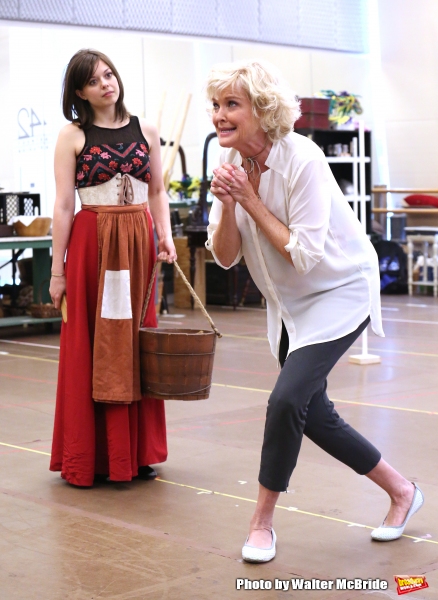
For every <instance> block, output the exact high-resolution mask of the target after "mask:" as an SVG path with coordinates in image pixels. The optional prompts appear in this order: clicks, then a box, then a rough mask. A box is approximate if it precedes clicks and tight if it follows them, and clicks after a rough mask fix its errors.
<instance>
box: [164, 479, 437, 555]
mask: <svg viewBox="0 0 438 600" xmlns="http://www.w3.org/2000/svg"><path fill="white" fill-rule="evenodd" d="M155 481H161V482H162V483H168V484H170V485H176V486H178V487H183V488H188V489H190V490H195V491H197V492H204V493H207V494H209V495H211V496H221V497H224V498H232V499H233V500H242V501H243V502H251V503H252V504H257V500H253V499H252V498H244V497H242V496H234V495H233V494H224V493H223V492H215V491H214V490H206V489H204V488H198V487H196V486H194V485H186V484H185V483H177V482H175V481H169V480H168V479H161V477H157V478H156V480H155ZM275 508H279V509H281V510H287V511H288V512H294V513H300V514H301V515H308V516H310V517H317V518H318V519H326V520H327V521H335V522H337V523H345V524H346V525H350V526H356V527H365V528H366V529H375V527H372V526H371V525H362V524H360V523H354V522H353V521H347V520H345V519H337V518H336V517H328V516H327V515H320V514H319V513H313V512H309V511H307V510H300V509H299V508H290V507H288V506H281V505H280V504H276V505H275ZM403 537H406V538H410V539H411V540H416V541H421V542H430V543H431V544H438V541H435V540H429V539H425V538H419V537H415V536H413V535H405V534H403Z"/></svg>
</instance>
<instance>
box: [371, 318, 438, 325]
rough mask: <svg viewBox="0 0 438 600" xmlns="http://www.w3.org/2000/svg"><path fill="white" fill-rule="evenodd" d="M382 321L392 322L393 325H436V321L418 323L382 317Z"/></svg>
mask: <svg viewBox="0 0 438 600" xmlns="http://www.w3.org/2000/svg"><path fill="white" fill-rule="evenodd" d="M382 321H393V322H394V323H417V324H418V325H438V321H419V320H417V319H390V318H386V317H383V318H382Z"/></svg>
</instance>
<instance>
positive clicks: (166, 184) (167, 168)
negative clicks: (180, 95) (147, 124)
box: [163, 94, 192, 190]
mask: <svg viewBox="0 0 438 600" xmlns="http://www.w3.org/2000/svg"><path fill="white" fill-rule="evenodd" d="M191 99H192V94H188V95H187V99H186V103H185V105H184V107H183V112H182V115H181V120H180V122H179V127H178V130H177V132H176V135H175V139H174V140H173V146H172V149H171V153H170V157H169V160H168V162H167V164H166V166H165V168H164V170H163V179H164V187H165V189H166V190H167V189H168V188H169V183H170V176H171V174H172V170H173V165H174V163H175V158H176V155H177V154H178V150H179V144H180V141H181V136H182V133H183V130H184V125H185V123H186V119H187V113H188V112H189V106H190V101H191ZM183 175H184V173H183Z"/></svg>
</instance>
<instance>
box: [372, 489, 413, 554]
mask: <svg viewBox="0 0 438 600" xmlns="http://www.w3.org/2000/svg"><path fill="white" fill-rule="evenodd" d="M413 485H414V486H415V491H414V497H413V498H412V503H411V506H410V508H409V510H408V513H407V515H406V518H405V520H404V521H403V523H402V524H401V525H399V526H398V527H391V526H386V525H385V521H383V523H382V524H381V525H380V527H377V529H374V530H373V531H372V532H371V537H372V538H373V540H376V541H378V542H392V540H398V538H399V537H401V536H402V535H403V531H404V530H405V527H406V525H407V522H408V521H409V519H410V518H411V517H412V515H414V514H415V513H416V512H417V510H419V509H420V508H421V507H422V506H423V504H424V495H423V492H422V491H421V490H420V488H419V487H418V485H417V484H416V483H414V484H413Z"/></svg>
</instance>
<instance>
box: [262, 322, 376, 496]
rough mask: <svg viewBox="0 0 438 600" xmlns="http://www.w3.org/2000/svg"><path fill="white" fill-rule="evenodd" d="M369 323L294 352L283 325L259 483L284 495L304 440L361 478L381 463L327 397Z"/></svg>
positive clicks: (267, 418)
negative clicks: (330, 379)
mask: <svg viewBox="0 0 438 600" xmlns="http://www.w3.org/2000/svg"><path fill="white" fill-rule="evenodd" d="M369 322H370V318H369V317H368V318H367V319H366V320H365V321H364V322H363V323H362V324H361V325H360V326H359V327H358V328H357V329H356V331H353V333H350V334H348V335H346V336H345V337H342V338H339V339H337V340H333V341H331V342H323V343H320V344H312V345H310V346H305V347H303V348H299V349H298V350H295V351H294V352H291V353H290V354H289V356H288V357H287V359H286V354H287V350H288V347H289V338H288V334H287V331H286V328H285V327H284V324H283V331H282V336H281V342H280V353H279V360H280V364H281V365H282V369H281V372H280V375H279V377H278V379H277V383H276V384H275V387H274V389H273V391H272V393H271V396H270V398H269V402H268V408H267V412H266V423H265V434H264V439H263V447H262V457H261V464H260V474H259V482H260V483H261V485H263V486H264V487H265V488H267V489H269V490H272V491H275V492H284V491H285V490H287V487H288V485H289V479H290V477H291V474H292V471H293V470H294V468H295V465H296V463H297V459H298V454H299V451H300V447H301V440H302V439H303V434H304V435H306V436H307V437H308V438H309V439H311V440H312V442H315V444H317V445H318V446H319V447H320V448H322V449H323V450H325V451H326V452H328V453H329V454H331V456H333V457H334V458H337V459H338V460H340V461H341V462H343V463H344V464H346V465H347V466H349V467H351V468H352V469H353V470H354V471H356V472H357V473H359V475H365V474H366V473H369V472H370V471H371V470H372V469H373V468H374V467H375V466H376V465H377V463H378V462H379V461H380V458H381V454H380V452H379V451H378V450H377V449H376V448H375V447H374V446H373V445H372V444H371V443H370V442H368V440H366V439H365V438H364V437H363V436H362V435H361V434H360V433H358V432H357V431H356V430H355V429H353V428H352V427H350V425H348V423H346V422H345V421H344V420H343V419H341V417H340V416H339V415H338V413H337V412H336V410H335V408H334V406H333V402H331V401H330V400H329V398H328V396H327V392H326V390H327V376H328V374H329V373H330V371H331V370H332V368H333V367H334V366H335V364H336V363H337V362H338V360H339V359H340V358H341V356H342V355H343V354H344V353H345V352H346V351H347V350H348V348H349V347H350V346H351V345H352V344H353V342H354V341H355V340H356V339H357V338H358V337H359V335H360V334H361V333H362V331H363V330H364V329H365V328H366V327H367V325H368V323H369Z"/></svg>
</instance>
